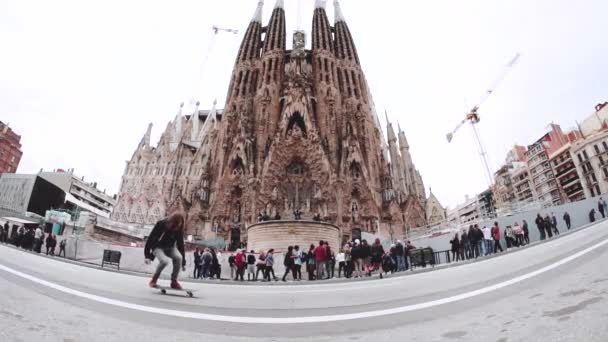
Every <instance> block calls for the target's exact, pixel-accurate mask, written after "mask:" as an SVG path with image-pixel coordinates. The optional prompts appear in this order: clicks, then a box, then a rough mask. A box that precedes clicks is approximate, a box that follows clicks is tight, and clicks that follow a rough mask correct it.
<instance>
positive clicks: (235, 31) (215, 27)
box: [211, 25, 239, 34]
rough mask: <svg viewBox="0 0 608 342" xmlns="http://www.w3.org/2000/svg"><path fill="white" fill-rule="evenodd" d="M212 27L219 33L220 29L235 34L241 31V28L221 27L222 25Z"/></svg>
mask: <svg viewBox="0 0 608 342" xmlns="http://www.w3.org/2000/svg"><path fill="white" fill-rule="evenodd" d="M211 29H212V30H213V32H214V33H215V34H218V33H219V32H220V31H222V32H228V33H234V34H238V33H239V30H235V29H227V28H221V27H217V26H215V25H214V26H213V27H211Z"/></svg>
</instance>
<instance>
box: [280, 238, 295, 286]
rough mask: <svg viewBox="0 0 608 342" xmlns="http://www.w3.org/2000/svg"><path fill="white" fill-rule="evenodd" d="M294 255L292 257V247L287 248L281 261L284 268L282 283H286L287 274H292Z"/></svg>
mask: <svg viewBox="0 0 608 342" xmlns="http://www.w3.org/2000/svg"><path fill="white" fill-rule="evenodd" d="M293 259H294V255H293V246H289V247H287V252H285V258H284V259H283V266H285V273H283V278H282V279H281V280H282V281H287V280H286V277H287V275H288V274H289V273H293V265H294V260H293ZM294 279H295V277H294Z"/></svg>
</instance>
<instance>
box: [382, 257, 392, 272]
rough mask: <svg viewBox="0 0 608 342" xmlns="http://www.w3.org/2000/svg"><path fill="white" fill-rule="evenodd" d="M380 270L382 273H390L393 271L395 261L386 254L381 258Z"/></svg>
mask: <svg viewBox="0 0 608 342" xmlns="http://www.w3.org/2000/svg"><path fill="white" fill-rule="evenodd" d="M382 270H383V271H384V273H388V272H391V273H392V272H393V271H394V270H395V261H394V260H393V258H391V256H390V255H388V254H384V255H383V256H382Z"/></svg>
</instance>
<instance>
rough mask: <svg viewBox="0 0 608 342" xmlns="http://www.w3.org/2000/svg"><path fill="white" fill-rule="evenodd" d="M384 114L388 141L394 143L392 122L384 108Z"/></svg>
mask: <svg viewBox="0 0 608 342" xmlns="http://www.w3.org/2000/svg"><path fill="white" fill-rule="evenodd" d="M384 116H385V117H386V134H387V135H388V142H389V143H395V142H397V137H395V131H394V130H393V124H392V123H391V122H390V121H389V120H388V113H387V111H386V110H385V111H384Z"/></svg>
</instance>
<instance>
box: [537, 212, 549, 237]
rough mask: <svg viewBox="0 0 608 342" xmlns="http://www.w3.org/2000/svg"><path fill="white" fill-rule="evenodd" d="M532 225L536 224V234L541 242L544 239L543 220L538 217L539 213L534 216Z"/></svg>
mask: <svg viewBox="0 0 608 342" xmlns="http://www.w3.org/2000/svg"><path fill="white" fill-rule="evenodd" d="M534 223H536V228H537V229H538V233H539V234H540V240H541V241H542V240H544V239H546V235H545V220H543V217H542V216H540V213H538V214H536V220H535V221H534Z"/></svg>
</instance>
